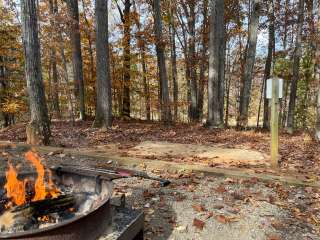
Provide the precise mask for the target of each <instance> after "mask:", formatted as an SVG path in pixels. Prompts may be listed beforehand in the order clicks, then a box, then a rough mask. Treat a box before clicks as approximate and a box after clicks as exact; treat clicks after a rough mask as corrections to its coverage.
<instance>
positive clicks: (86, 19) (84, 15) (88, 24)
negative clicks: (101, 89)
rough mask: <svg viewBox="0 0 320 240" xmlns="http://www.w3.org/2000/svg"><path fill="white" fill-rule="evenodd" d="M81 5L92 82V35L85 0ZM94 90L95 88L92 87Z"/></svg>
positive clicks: (91, 80) (92, 80)
mask: <svg viewBox="0 0 320 240" xmlns="http://www.w3.org/2000/svg"><path fill="white" fill-rule="evenodd" d="M82 7H83V17H84V21H85V22H86V25H87V28H86V29H85V31H84V32H85V34H86V37H87V39H88V47H89V48H88V51H89V56H90V82H94V76H95V72H94V56H93V48H92V45H93V43H92V37H91V36H92V35H91V31H90V23H89V21H88V17H87V13H86V4H85V0H82ZM94 90H95V89H94ZM94 102H95V105H96V96H95V100H94Z"/></svg>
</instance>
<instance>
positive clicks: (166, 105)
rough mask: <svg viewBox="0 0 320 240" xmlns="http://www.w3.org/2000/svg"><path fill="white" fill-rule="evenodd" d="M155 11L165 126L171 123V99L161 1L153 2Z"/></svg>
mask: <svg viewBox="0 0 320 240" xmlns="http://www.w3.org/2000/svg"><path fill="white" fill-rule="evenodd" d="M153 9H154V31H155V37H156V51H157V60H158V68H159V71H158V72H159V79H160V88H161V89H160V90H161V115H162V120H163V121H164V122H165V124H170V122H171V110H170V99H169V87H168V76H167V68H166V59H165V55H164V48H165V43H164V41H163V36H162V19H161V6H160V0H153Z"/></svg>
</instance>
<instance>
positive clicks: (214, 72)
mask: <svg viewBox="0 0 320 240" xmlns="http://www.w3.org/2000/svg"><path fill="white" fill-rule="evenodd" d="M211 4H212V5H211V18H210V19H211V26H210V41H209V81H208V120H207V125H208V126H209V127H222V126H223V112H224V111H223V109H224V66H225V26H224V1H223V0H217V1H212V2H211ZM221 112H222V114H221Z"/></svg>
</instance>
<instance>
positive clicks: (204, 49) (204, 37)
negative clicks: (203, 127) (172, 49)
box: [197, 0, 209, 120]
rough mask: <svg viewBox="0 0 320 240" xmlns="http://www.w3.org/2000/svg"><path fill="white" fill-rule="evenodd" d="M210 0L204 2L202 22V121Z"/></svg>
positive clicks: (199, 89) (200, 75) (200, 111)
mask: <svg viewBox="0 0 320 240" xmlns="http://www.w3.org/2000/svg"><path fill="white" fill-rule="evenodd" d="M208 39H209V38H208V0H204V2H203V22H202V49H201V60H200V73H199V87H198V94H197V95H198V112H199V118H200V120H201V119H202V118H203V94H204V85H205V82H206V81H205V72H206V70H207V69H208V60H207V51H208Z"/></svg>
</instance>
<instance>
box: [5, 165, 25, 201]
mask: <svg viewBox="0 0 320 240" xmlns="http://www.w3.org/2000/svg"><path fill="white" fill-rule="evenodd" d="M6 178H7V183H6V184H5V185H4V188H5V189H6V190H7V197H8V198H10V199H12V201H13V202H14V203H15V204H17V205H22V204H24V203H25V202H26V189H25V183H26V182H25V181H20V180H19V179H18V174H17V172H16V170H15V169H14V167H13V166H12V165H11V164H9V170H8V171H7V172H6Z"/></svg>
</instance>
